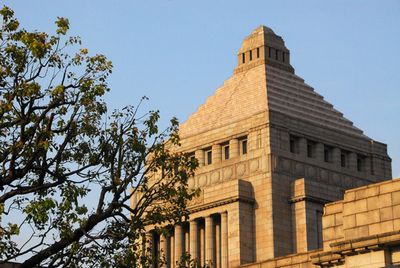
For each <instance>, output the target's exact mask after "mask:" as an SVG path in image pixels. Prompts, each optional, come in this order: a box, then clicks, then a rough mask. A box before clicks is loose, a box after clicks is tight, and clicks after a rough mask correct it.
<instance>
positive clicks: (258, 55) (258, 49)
mask: <svg viewBox="0 0 400 268" xmlns="http://www.w3.org/2000/svg"><path fill="white" fill-rule="evenodd" d="M259 57H260V48H259V47H258V48H257V59H258V58H259Z"/></svg>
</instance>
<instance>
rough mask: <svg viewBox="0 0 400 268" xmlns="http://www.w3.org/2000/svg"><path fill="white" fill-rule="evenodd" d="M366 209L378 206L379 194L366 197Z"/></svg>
mask: <svg viewBox="0 0 400 268" xmlns="http://www.w3.org/2000/svg"><path fill="white" fill-rule="evenodd" d="M367 203H368V204H367V205H368V210H374V209H377V208H379V196H373V197H368V199H367Z"/></svg>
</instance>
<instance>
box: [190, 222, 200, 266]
mask: <svg viewBox="0 0 400 268" xmlns="http://www.w3.org/2000/svg"><path fill="white" fill-rule="evenodd" d="M189 232H190V234H189V239H190V245H189V248H190V258H191V259H193V261H195V262H197V263H198V262H199V256H198V255H197V252H198V246H197V245H198V242H199V241H198V233H197V232H198V225H197V221H196V220H191V221H190V226H189Z"/></svg>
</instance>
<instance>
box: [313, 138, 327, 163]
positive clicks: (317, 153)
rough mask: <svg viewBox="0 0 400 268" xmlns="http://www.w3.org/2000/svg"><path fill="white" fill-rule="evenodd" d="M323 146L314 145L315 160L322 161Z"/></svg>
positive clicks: (320, 144) (319, 144)
mask: <svg viewBox="0 0 400 268" xmlns="http://www.w3.org/2000/svg"><path fill="white" fill-rule="evenodd" d="M324 149H325V147H324V144H323V143H320V142H318V143H317V144H315V158H316V159H317V160H319V161H324V157H325V155H324Z"/></svg>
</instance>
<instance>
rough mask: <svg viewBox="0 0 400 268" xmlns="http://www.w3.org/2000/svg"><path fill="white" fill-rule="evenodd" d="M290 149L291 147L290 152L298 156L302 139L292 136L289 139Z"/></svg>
mask: <svg viewBox="0 0 400 268" xmlns="http://www.w3.org/2000/svg"><path fill="white" fill-rule="evenodd" d="M289 140H290V141H289V147H290V152H291V153H294V154H298V153H299V149H300V148H299V143H300V138H299V137H296V136H293V135H290V138H289Z"/></svg>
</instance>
